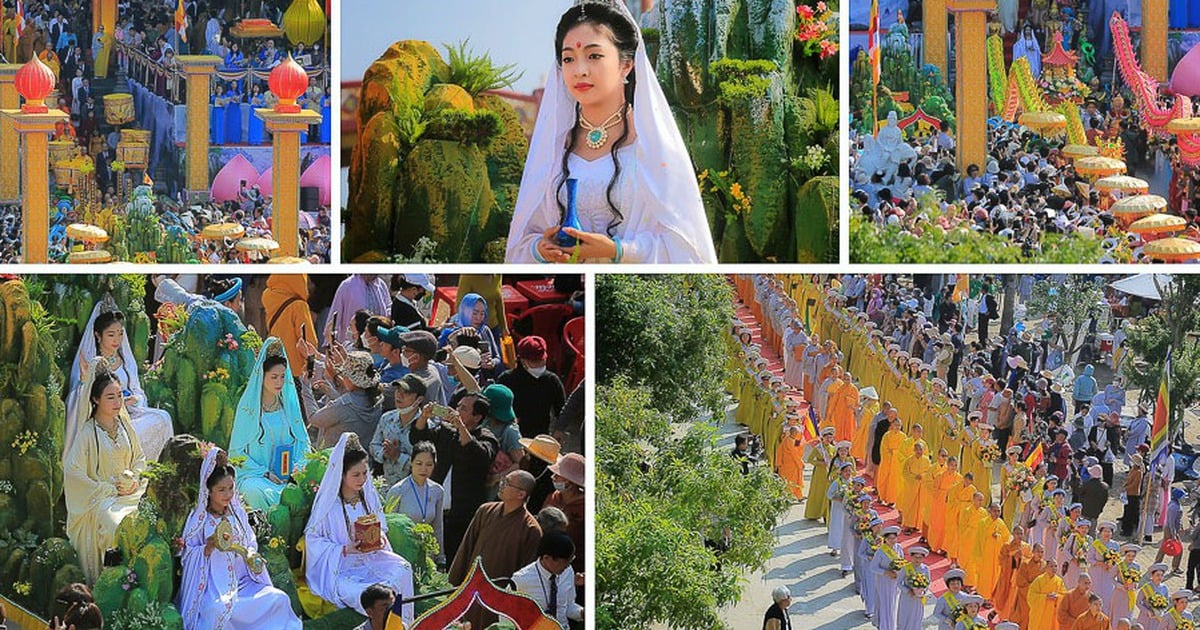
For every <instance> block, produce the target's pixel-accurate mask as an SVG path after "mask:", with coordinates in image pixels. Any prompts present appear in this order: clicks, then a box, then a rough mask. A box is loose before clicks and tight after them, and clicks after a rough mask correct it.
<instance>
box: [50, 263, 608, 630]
mask: <svg viewBox="0 0 1200 630" xmlns="http://www.w3.org/2000/svg"><path fill="white" fill-rule="evenodd" d="M484 278H486V277H484ZM494 280H495V282H494V283H492V282H491V281H489V280H478V281H475V280H473V279H472V278H469V277H464V278H462V282H464V283H467V284H470V283H472V282H475V283H476V284H478V285H479V286H480V290H481V291H482V292H483V293H484V294H487V295H492V294H493V293H494V294H495V295H496V296H499V294H500V287H499V284H498V283H499V276H496V277H494ZM155 284H156V288H155V291H154V297H155V300H156V301H158V302H160V303H171V304H175V305H177V308H184V309H190V308H192V305H195V304H210V305H211V304H213V303H217V304H220V305H222V306H224V307H226V308H228V309H230V310H231V311H232V312H233V313H236V314H238V315H239V316H240V315H242V314H243V313H244V312H245V308H246V306H247V304H246V296H245V292H244V288H245V287H244V284H243V281H242V279H240V278H216V277H210V278H208V281H207V282H206V283H205V287H204V289H203V290H202V291H199V292H197V291H198V287H197V286H195V285H194V284H193V283H190V282H188V281H186V280H184V279H180V280H179V281H176V280H174V279H171V278H166V277H156V278H155ZM434 290H435V286H434V284H433V278H432V277H430V276H426V275H424V274H404V275H397V276H395V277H392V278H390V279H389V278H387V277H382V276H375V275H354V276H349V277H347V278H346V279H345V280H344V281H342V282H341V283H340V285H338V287H337V289H336V292H335V293H334V294H333V296H332V299H331V301H330V302H329V303H325V304H311V303H310V283H309V280H308V278H307V276H304V275H273V276H270V277H269V279H267V281H266V288H265V291H264V292H263V294H262V297H261V305H262V307H263V308H264V309H265V312H264V317H265V320H266V322H267V325H266V333H267V334H265V335H264V337H267V339H266V341H265V342H264V343H263V345H262V346H261V348H259V349H258V351H257V353H256V362H255V364H254V366H253V367H252V369H251V371H250V373H249V374H247V375H246V376H247V377H248V378H247V381H246V387H245V389H244V391H243V392H242V393H241V395H240V402H239V403H238V405H237V408H236V414H235V418H234V422H233V426H232V433H231V435H230V436H229V440H228V444H229V448H228V452H226V451H224V450H222V449H220V448H217V447H215V446H214V447H212V448H210V449H209V450H208V451H207V452H206V453H205V454H204V464H203V466H202V468H201V471H200V475H199V479H198V480H197V481H198V483H199V499H198V501H197V504H196V506H195V510H194V511H193V512H192V513H191V515H190V516H189V517H188V520H187V525H186V526H185V527H184V531H183V532H182V533H181V534H180V535H181V536H182V539H183V541H184V545H185V546H184V551H183V557H182V564H183V578H182V585H181V587H180V589H179V591H178V592H179V596H178V599H177V601H176V604H177V605H178V607H179V609H180V612H181V614H182V615H183V617H184V624H185V628H188V629H189V630H190V629H191V628H213V627H250V626H251V625H255V624H258V625H261V624H264V623H265V624H267V625H268V626H269V627H281V628H282V627H287V628H299V627H300V621H299V618H298V617H297V616H296V613H295V612H294V611H293V610H292V608H291V605H290V603H289V601H288V597H287V596H286V595H285V594H284V593H283V592H282V591H279V590H278V589H276V588H274V587H273V586H272V583H271V580H270V577H269V576H268V574H267V573H266V571H265V569H264V568H263V567H262V566H261V565H260V564H257V563H256V562H255V561H254V560H253V554H250V555H249V556H248V555H247V554H246V553H241V554H239V553H238V548H240V547H239V546H241V547H244V548H245V549H250V550H253V549H255V548H256V544H257V543H256V540H255V534H254V533H253V530H252V529H251V527H250V526H249V520H248V519H249V517H248V514H250V513H252V512H254V511H263V512H265V511H267V510H269V509H270V508H271V507H273V506H274V505H277V504H278V503H279V502H280V500H281V495H282V493H283V492H284V490H285V489H286V488H287V487H288V485H289V484H291V483H294V482H293V481H292V474H293V473H294V472H295V471H296V470H297V469H299V468H300V467H302V466H303V465H304V464H305V462H306V459H305V455H306V454H308V453H309V452H311V451H319V450H324V449H331V450H330V451H329V453H330V454H329V460H328V466H327V468H326V471H325V474H324V479H323V480H322V481H321V483H320V484H319V486H318V488H319V489H318V490H317V491H316V496H315V498H314V501H313V505H312V510H311V516H310V517H309V520H308V522H307V525H306V527H305V538H304V540H305V546H306V553H305V558H306V564H305V566H304V579H305V581H306V583H307V585H308V588H309V589H310V590H311V591H312V592H313V593H314V594H316V595H318V596H320V597H322V598H324V599H325V600H327V601H328V602H330V603H331V604H333V605H334V606H336V607H339V608H353V609H355V610H357V611H358V612H359V613H361V614H363V615H365V616H367V617H368V621H367V622H366V624H364V626H363V627H364V628H368V629H373V630H382V628H383V624H384V619H385V618H386V616H387V611H388V610H392V609H393V608H392V605H393V603H394V602H395V601H396V600H397V599H398V598H403V599H404V600H405V602H404V603H402V604H401V605H399V606H396V607H395V609H394V610H395V611H396V612H397V613H398V614H400V615H401V617H402V618H403V619H404V622H405V623H406V624H408V623H411V621H412V616H413V614H412V606H411V597H412V596H413V590H414V582H413V570H412V567H411V566H410V565H409V564H408V562H407V561H406V560H404V559H403V558H402V557H401V556H399V555H397V554H396V553H394V551H393V550H392V549H391V546H390V543H389V542H388V539H387V537H386V535H384V536H380V535H379V532H380V531H382V533H383V534H386V532H387V523H386V520H385V519H384V515H385V512H386V511H388V510H394V511H396V512H399V513H402V514H405V515H407V516H408V517H409V518H410V519H412V521H413V522H414V523H418V524H427V525H429V526H430V527H431V528H432V529H433V532H434V537H435V539H436V542H437V545H438V548H439V549H440V553H439V554H438V556H437V559H436V561H437V564H438V566H439V569H440V570H442V571H446V572H447V574H448V578H449V581H450V582H451V583H452V584H454V585H459V584H462V583H463V581H464V580H465V578H466V576H467V573H468V571H469V570H470V568H471V566H472V564H473V563H474V562H475V561H476V560H477V559H478V560H480V561H481V562H482V567H483V570H484V571H485V572H486V574H487V575H488V577H489V578H491V579H492V580H508V579H511V581H512V583H513V584H514V588H516V589H518V590H520V591H521V592H524V593H525V594H527V595H529V596H530V597H532V598H533V599H534V600H535V601H537V602H538V605H539V607H540V608H541V609H542V610H544V611H546V613H547V614H549V615H551V616H552V617H554V618H555V619H556V620H558V621H559V623H561V624H562V626H563V627H568V626H569V625H570V624H571V623H572V622H577V621H579V620H581V619H582V606H581V604H582V598H581V597H580V596H579V595H580V594H581V593H582V589H579V587H580V586H582V584H583V580H584V575H583V558H584V551H585V537H584V518H585V509H584V488H585V487H586V480H585V468H586V460H585V458H584V457H583V455H582V422H583V387H582V385H580V386H577V387H575V389H574V390H573V391H571V392H566V391H564V388H563V383H562V381H561V379H560V378H559V377H558V375H556V374H555V373H554V372H553V371H551V370H550V369H548V368H547V364H548V362H550V361H557V359H558V358H557V357H550V356H549V355H548V352H547V347H548V344H547V342H546V340H545V339H543V338H541V337H538V336H535V335H528V336H524V337H521V338H520V340H519V342H517V343H516V344H515V356H512V357H508V359H507V360H506V356H505V354H504V352H503V349H502V346H501V345H500V342H501V340H505V339H507V337H506V334H507V329H506V325H507V324H506V323H505V320H504V318H503V313H502V310H501V309H499V308H496V307H493V306H491V305H490V304H489V301H488V299H487V298H485V297H483V296H482V295H480V294H479V293H467V292H465V291H464V292H463V293H461V296H462V297H461V300H460V301H459V304H458V306H457V309H456V312H455V314H454V315H453V316H452V317H451V318H450V319H449V320H447V321H446V322H444V323H442V324H438V325H431V324H430V323H429V321H428V319H427V318H428V316H429V304H430V299H428V298H431V297H432V293H433V291H434ZM497 311H500V313H499V319H496V315H497ZM489 315H490V316H491V318H489ZM322 320H323V322H324V323H323V326H322V327H321V328H318V327H317V325H316V324H317V323H318V322H321V321H322ZM155 353H156V354H157V350H156V351H155ZM143 367H144V366H142V365H139V364H138V363H137V361H136V359H135V358H134V355H133V352H132V349H131V347H130V343H129V340H128V338H127V337H126V334H125V318H124V315H123V314H122V313H121V312H120V310H118V309H116V307H115V304H114V303H113V302H112V301H111V300H109V299H106V300H103V301H101V302H100V303H98V304H97V305H96V306H95V308H94V309H93V314H92V318H91V319H90V321H89V322H88V325H87V327H86V329H85V331H84V338H83V341H82V343H81V345H80V348H79V350H78V352H77V355H76V359H75V363H74V365H73V368H72V371H71V377H70V382H69V384H68V388H67V391H68V392H69V395H68V399H67V407H68V412H67V425H66V428H65V431H64V436H65V441H66V445H65V448H64V460H63V463H64V480H65V481H64V483H65V487H66V503H67V514H68V515H67V534H68V538H69V539H70V541H71V543H72V544H73V546H74V547H75V549H76V550H77V551H78V554H79V558H80V562H81V565H82V567H83V569H84V573H85V575H86V576H87V578H88V582H89V583H91V582H94V581H95V579H96V578H97V576H98V574H99V572H100V570H101V567H102V565H103V561H104V555H105V550H107V549H109V548H110V547H112V546H113V541H114V536H115V532H116V529H117V526H118V525H119V524H120V522H121V521H122V520H123V519H124V518H126V517H128V516H129V515H130V514H132V513H133V512H135V511H136V510H137V509H138V504H139V499H140V498H141V496H142V494H143V493H144V492H145V490H146V488H145V481H144V480H142V479H141V478H140V476H139V473H140V472H141V471H143V470H145V468H146V465H147V462H148V461H153V460H155V459H157V458H158V456H159V454H160V453H161V452H162V450H163V448H164V446H165V445H166V444H167V443H168V441H169V440H170V439H171V438H172V436H173V435H174V433H175V431H174V429H173V426H172V418H171V415H170V414H169V413H168V412H167V411H165V410H162V409H156V408H154V407H151V406H150V403H149V401H148V400H147V398H146V395H145V392H144V391H143V390H142V387H141V382H140V376H139V374H140V373H141V372H142V370H143ZM231 461H240V462H241V463H239V464H238V465H236V466H234V465H231V464H230V462H231ZM385 506H387V507H386V508H385ZM374 523H377V524H378V527H379V529H377V530H376V534H375V535H374V536H372V535H371V534H370V528H369V525H370V524H374ZM230 539H232V540H233V544H232V545H231V544H229V543H228V541H229V540H230ZM223 541H224V542H223ZM546 584H551V586H550V587H549V588H548V589H547V588H538V586H539V585H541V586H545V585H546ZM81 588H82V587H81ZM475 619H478V620H486V619H487V614H486V613H482V612H481V613H478V616H477V617H475ZM222 620H223V621H222ZM222 623H223V624H225V625H221V624H222ZM229 624H233V626H230V625H229ZM485 625H486V624H485ZM87 627H91V626H86V625H78V624H77V625H76V630H83V629H84V628H87ZM481 627H482V626H481Z"/></svg>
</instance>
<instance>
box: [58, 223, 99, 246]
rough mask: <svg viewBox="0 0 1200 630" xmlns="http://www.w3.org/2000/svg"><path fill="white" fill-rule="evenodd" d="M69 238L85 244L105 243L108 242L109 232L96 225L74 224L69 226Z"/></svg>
mask: <svg viewBox="0 0 1200 630" xmlns="http://www.w3.org/2000/svg"><path fill="white" fill-rule="evenodd" d="M67 238H71V239H74V240H77V241H83V242H85V243H103V242H104V241H107V240H108V232H105V231H104V228H102V227H99V226H96V225H88V224H87V223H72V224H71V225H68V226H67Z"/></svg>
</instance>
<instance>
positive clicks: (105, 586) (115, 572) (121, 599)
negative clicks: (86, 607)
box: [92, 519, 129, 618]
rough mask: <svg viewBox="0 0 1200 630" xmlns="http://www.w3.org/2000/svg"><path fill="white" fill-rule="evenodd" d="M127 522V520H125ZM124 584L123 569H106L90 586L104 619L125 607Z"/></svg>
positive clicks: (126, 597)
mask: <svg viewBox="0 0 1200 630" xmlns="http://www.w3.org/2000/svg"><path fill="white" fill-rule="evenodd" d="M126 520H129V519H126ZM124 583H125V567H124V566H120V567H107V568H105V569H104V570H103V571H101V572H100V577H98V578H96V583H95V584H94V585H93V586H92V596H93V597H94V598H95V600H96V605H97V606H99V607H100V612H102V613H104V617H105V618H108V617H110V616H111V615H112V614H113V613H114V612H116V611H118V610H120V609H122V608H124V607H125V601H126V599H128V597H129V591H126V590H125V589H124V588H121V585H122V584H124Z"/></svg>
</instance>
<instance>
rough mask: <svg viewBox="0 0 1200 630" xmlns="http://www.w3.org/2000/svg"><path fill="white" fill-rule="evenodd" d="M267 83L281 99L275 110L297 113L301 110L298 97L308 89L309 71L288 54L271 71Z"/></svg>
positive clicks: (272, 91)
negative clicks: (297, 102)
mask: <svg viewBox="0 0 1200 630" xmlns="http://www.w3.org/2000/svg"><path fill="white" fill-rule="evenodd" d="M267 85H268V86H269V87H270V88H271V93H272V94H274V95H275V96H276V98H278V99H279V103H278V104H277V105H275V111H277V112H280V113H285V114H297V113H299V112H300V106H299V105H297V104H296V99H298V98H300V96H301V95H302V94H304V90H306V89H308V73H306V72H304V68H302V67H301V66H300V64H298V63H296V60H294V59H292V56H291V55H288V58H287V59H286V60H284V62H283V63H281V64H279V65H278V66H275V69H274V70H272V71H271V76H270V78H268V79H267Z"/></svg>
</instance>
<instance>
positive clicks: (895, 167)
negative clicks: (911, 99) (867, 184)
mask: <svg viewBox="0 0 1200 630" xmlns="http://www.w3.org/2000/svg"><path fill="white" fill-rule="evenodd" d="M916 160H917V152H916V150H914V149H913V148H912V147H911V146H909V145H908V143H906V142H904V133H903V132H902V131H900V126H899V125H898V124H897V122H896V112H894V111H893V112H889V113H888V117H887V122H886V123H885V124H884V125H883V127H881V128H880V129H879V132H878V133H877V134H875V137H870V136H868V137H867V138H865V139H864V142H863V151H862V156H860V157H859V159H858V162H857V164H856V166H855V170H856V175H859V174H861V175H863V176H865V177H866V178H867V179H868V180H869V179H871V178H872V177H874V176H875V174H876V173H879V174H882V176H883V184H884V185H887V186H895V185H896V184H897V183H899V182H898V181H897V179H896V174H897V172H898V171H899V170H900V165H901V164H908V165H909V166H912V164H913V162H916ZM892 192H893V193H902V192H903V191H898V190H896V189H895V188H893V189H892Z"/></svg>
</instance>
